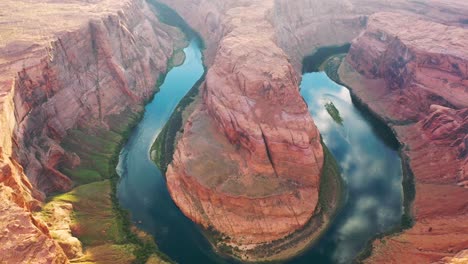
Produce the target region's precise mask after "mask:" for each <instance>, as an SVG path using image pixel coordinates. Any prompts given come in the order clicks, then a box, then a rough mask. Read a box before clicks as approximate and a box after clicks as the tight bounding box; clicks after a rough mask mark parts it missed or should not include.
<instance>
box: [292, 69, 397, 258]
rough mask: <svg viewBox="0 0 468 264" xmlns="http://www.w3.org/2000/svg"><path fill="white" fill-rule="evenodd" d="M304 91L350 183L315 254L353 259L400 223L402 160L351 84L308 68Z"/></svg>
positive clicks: (303, 85)
mask: <svg viewBox="0 0 468 264" xmlns="http://www.w3.org/2000/svg"><path fill="white" fill-rule="evenodd" d="M301 93H302V95H303V97H304V99H305V100H306V102H307V103H308V105H309V110H310V112H311V114H312V116H313V118H314V121H315V123H316V125H317V127H318V128H319V130H320V132H321V134H322V136H323V139H324V141H325V143H326V145H327V146H328V148H329V149H330V150H331V152H332V153H333V155H334V156H335V158H336V160H337V161H338V163H339V165H340V167H341V169H342V174H343V177H344V179H345V182H346V183H347V186H346V189H347V190H346V192H347V197H348V199H347V201H346V204H345V206H344V209H343V211H342V212H341V213H340V214H339V215H338V217H337V218H336V219H335V222H334V224H333V225H332V227H331V228H330V230H329V231H328V232H327V234H326V235H325V237H324V239H322V241H321V242H319V244H318V245H317V247H316V248H317V252H315V254H317V256H318V258H319V259H318V260H319V261H320V263H349V262H351V261H352V259H353V258H354V257H355V256H356V255H357V254H358V253H359V251H360V250H362V249H363V247H364V246H365V244H366V243H367V241H369V240H370V239H371V238H372V237H373V236H374V235H376V234H377V233H380V232H384V231H386V230H389V229H391V228H392V227H394V226H395V225H398V224H399V223H400V219H401V215H402V170H401V161H400V158H399V156H398V153H397V151H396V150H395V149H390V148H389V147H388V146H387V145H385V144H384V142H383V141H382V140H381V139H380V138H379V137H378V136H377V135H376V134H375V130H373V129H372V126H371V124H370V123H369V121H368V120H367V119H365V118H364V117H363V115H362V114H361V113H360V112H359V111H358V110H357V109H356V108H355V107H354V105H353V103H352V100H351V95H350V93H349V91H348V89H346V88H344V87H342V86H339V85H337V84H335V83H334V82H333V81H331V80H330V79H328V77H327V76H326V75H325V74H324V73H309V74H305V75H304V76H303V81H302V85H301ZM329 101H332V102H333V104H334V105H335V107H336V108H337V109H338V111H339V112H340V116H341V117H342V118H343V120H344V122H343V125H340V124H337V123H336V122H334V120H333V119H332V117H331V116H330V114H329V113H328V112H327V110H326V109H325V107H324V105H325V103H327V102H329ZM311 254H312V253H311ZM306 255H307V254H306ZM330 256H331V257H330ZM302 259H303V258H301V260H302ZM304 259H308V260H309V261H310V260H311V258H304ZM301 263H302V262H301ZM304 263H305V262H304Z"/></svg>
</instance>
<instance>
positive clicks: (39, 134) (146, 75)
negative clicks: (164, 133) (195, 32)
mask: <svg viewBox="0 0 468 264" xmlns="http://www.w3.org/2000/svg"><path fill="white" fill-rule="evenodd" d="M19 7H22V8H23V9H22V10H19V11H18V12H15V10H16V9H17V8H19ZM0 10H2V11H0V34H1V35H2V38H1V39H0V124H1V126H0V197H1V198H2V205H1V206H0V215H1V219H0V229H1V230H3V231H1V232H3V233H2V234H1V235H0V243H1V244H2V245H3V246H1V247H0V262H7V263H32V262H34V263H65V262H67V261H68V258H70V259H71V258H74V257H77V256H80V255H81V243H80V241H78V240H77V239H76V238H74V237H73V236H72V235H71V230H70V221H71V220H70V219H68V220H65V219H64V217H63V216H64V215H70V211H72V210H73V208H70V207H69V205H63V207H61V208H56V209H55V210H54V215H55V218H53V217H51V218H50V219H47V221H52V222H53V223H48V224H47V225H46V224H45V223H43V222H42V221H40V220H38V219H36V218H35V217H33V216H32V214H31V212H32V211H35V210H38V209H40V207H41V203H40V201H43V200H44V199H45V195H46V194H48V193H50V192H57V191H67V190H69V189H70V188H71V187H72V185H73V183H72V181H71V180H70V178H69V177H68V176H67V175H64V174H63V173H62V172H60V169H61V168H63V167H68V168H73V167H75V166H78V165H79V164H80V162H81V158H80V157H79V156H77V154H75V153H67V152H66V151H65V150H64V149H63V148H62V147H61V145H60V143H61V142H62V140H64V139H66V138H67V137H68V136H69V133H68V131H69V130H70V129H76V128H80V129H87V128H90V129H93V128H104V129H109V130H111V129H113V127H112V126H113V125H114V124H115V122H111V121H112V120H111V118H112V117H113V116H118V115H119V114H120V113H122V112H137V111H141V110H142V109H143V103H144V100H146V99H148V98H149V97H150V96H151V95H152V94H153V93H154V89H155V84H156V81H157V79H158V78H159V76H158V75H159V74H164V73H165V72H166V67H167V66H166V65H167V62H168V58H169V57H171V56H172V54H173V51H174V49H175V48H177V47H178V45H180V43H181V42H183V41H182V38H183V36H182V33H181V32H180V31H179V30H177V29H175V28H173V27H169V26H167V25H165V24H162V23H160V22H159V21H158V19H157V18H156V15H155V13H154V10H152V9H151V7H150V6H149V5H148V4H147V3H146V2H145V1H143V0H134V1H133V0H132V1H130V0H129V1H108V0H98V1H93V2H92V3H90V2H89V1H67V2H66V3H56V1H48V0H44V1H39V2H37V1H36V2H31V1H16V0H15V1H10V0H5V1H2V3H0ZM5 10H6V11H8V12H12V13H18V16H19V17H16V18H17V19H16V18H15V19H11V16H9V15H10V14H9V13H5V12H4V11H5ZM27 10H34V15H31V14H30V13H27V12H23V11H27ZM23 16H24V17H23ZM62 22H63V23H62ZM12 28H21V29H22V30H16V31H11V32H10V30H11V29H12ZM38 28H40V30H38ZM4 36H5V38H4ZM64 212H66V213H64ZM59 218H60V219H59ZM62 218H63V219H62ZM59 220H60V221H62V222H60V221H59ZM54 221H56V222H57V223H56V222H54ZM59 222H60V223H59ZM47 226H50V227H51V228H52V232H49V230H48V227H47ZM51 234H52V236H54V238H56V239H57V240H58V242H56V241H55V240H54V239H52V237H51ZM67 256H68V258H67ZM40 261H43V262H40Z"/></svg>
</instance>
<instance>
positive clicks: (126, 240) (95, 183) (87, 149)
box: [45, 109, 170, 263]
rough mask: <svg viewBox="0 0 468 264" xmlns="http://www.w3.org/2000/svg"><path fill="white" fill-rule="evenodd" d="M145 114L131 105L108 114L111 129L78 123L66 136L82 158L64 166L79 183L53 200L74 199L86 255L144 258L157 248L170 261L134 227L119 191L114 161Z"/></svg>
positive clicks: (75, 230) (76, 225) (75, 228)
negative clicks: (73, 166)
mask: <svg viewBox="0 0 468 264" xmlns="http://www.w3.org/2000/svg"><path fill="white" fill-rule="evenodd" d="M141 117H142V111H141V110H140V111H139V113H135V112H134V111H132V110H130V109H127V110H126V111H124V112H122V113H121V114H120V115H117V116H111V117H109V119H108V124H109V126H110V127H111V129H110V130H106V129H105V128H101V127H95V128H78V129H74V130H70V131H69V136H68V137H67V138H66V139H65V140H64V141H63V142H62V146H63V147H64V149H65V150H67V151H69V152H71V153H76V154H77V155H78V156H79V157H80V159H81V164H80V165H79V166H78V167H76V168H73V169H71V168H67V167H64V168H62V171H63V172H64V173H67V175H70V177H71V178H72V179H73V181H74V182H75V184H77V185H81V186H78V187H76V188H75V189H73V190H72V191H70V192H68V193H65V194H60V195H57V196H55V197H53V198H52V200H51V201H50V203H55V202H68V203H71V204H73V208H74V213H73V216H72V217H73V221H74V224H73V227H72V231H73V235H74V236H76V237H77V238H78V239H79V240H80V241H81V242H82V243H83V246H84V247H85V248H86V250H87V251H86V253H87V254H86V255H85V258H91V259H92V260H93V261H96V262H103V261H111V259H112V258H113V257H115V258H114V259H112V261H116V263H124V262H122V261H121V259H126V260H132V262H133V263H145V262H146V260H147V259H148V258H149V257H150V256H152V257H153V258H154V257H155V256H154V254H157V256H158V258H159V259H160V260H164V261H167V262H170V259H169V258H168V257H167V256H166V255H164V254H163V253H162V252H160V251H159V250H158V249H157V246H156V244H155V243H154V240H153V239H152V238H151V237H150V238H145V239H142V237H141V236H139V235H138V232H137V231H136V230H134V229H133V228H132V227H133V225H132V223H131V221H130V218H129V215H128V212H127V211H125V210H123V209H122V208H120V206H119V205H118V199H117V197H116V188H117V182H118V180H119V176H118V175H117V172H116V171H115V167H116V166H117V162H118V157H119V152H120V149H121V148H122V146H123V144H124V143H125V141H126V139H127V138H128V136H129V135H130V132H131V130H132V128H133V127H134V126H135V125H136V124H138V122H139V121H140V119H141ZM46 208H47V205H46V207H45V209H46ZM129 252H131V254H130V253H129ZM90 255H91V256H90ZM80 261H81V259H80ZM112 261H111V262H112ZM126 263H128V261H127V262H126Z"/></svg>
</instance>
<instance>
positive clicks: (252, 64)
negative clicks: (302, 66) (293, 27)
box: [167, 1, 323, 249]
mask: <svg viewBox="0 0 468 264" xmlns="http://www.w3.org/2000/svg"><path fill="white" fill-rule="evenodd" d="M271 7H272V2H270V1H250V2H249V3H248V4H247V5H246V6H245V7H235V8H232V9H230V10H229V11H227V13H226V18H225V20H224V21H226V24H225V25H224V28H228V29H229V30H228V33H227V34H226V35H225V36H224V37H223V39H222V40H221V42H220V46H219V49H218V52H217V54H216V58H215V60H214V63H213V66H212V67H211V68H210V70H209V71H208V74H207V76H206V82H205V84H204V87H203V89H202V93H203V103H202V104H201V105H200V106H199V107H198V109H197V110H196V111H195V113H193V114H192V116H191V117H190V118H189V120H188V123H187V125H186V126H185V129H184V131H185V132H184V136H183V138H182V139H181V140H180V141H179V144H178V147H177V150H176V153H175V155H174V162H173V163H172V165H171V166H170V167H169V168H168V172H167V182H168V187H169V191H170V193H171V196H172V198H173V199H174V201H175V202H176V203H177V205H178V206H179V207H180V208H181V210H182V211H183V212H184V213H185V214H186V215H187V216H189V217H190V218H191V219H192V220H194V221H195V222H197V223H199V224H201V225H203V226H204V227H205V228H214V229H215V230H216V231H219V232H221V233H222V234H224V235H226V236H228V237H229V239H228V243H232V245H234V246H240V247H241V248H242V249H251V248H255V247H256V246H258V245H261V244H264V243H268V242H272V241H274V240H278V239H281V238H283V237H285V236H287V235H289V234H291V233H293V232H294V231H296V230H297V229H300V228H301V227H303V226H304V225H305V224H306V223H307V222H308V221H309V220H310V218H311V217H312V215H313V214H314V211H315V208H316V206H317V200H318V183H319V177H320V173H321V169H322V165H323V150H322V147H321V144H320V135H319V133H318V130H317V128H316V127H315V125H314V123H313V121H312V119H311V117H310V115H309V113H308V110H307V106H306V104H305V103H304V101H303V100H302V99H301V96H300V94H299V90H298V80H297V78H296V75H295V73H294V70H293V68H292V66H291V65H290V64H289V62H288V59H287V57H286V55H285V54H284V52H283V51H282V50H281V49H279V48H278V47H277V46H276V45H275V43H274V42H273V40H274V31H273V28H272V25H271V24H270V23H269V22H268V21H267V20H266V19H265V17H266V16H267V15H268V13H269V12H270V10H271Z"/></svg>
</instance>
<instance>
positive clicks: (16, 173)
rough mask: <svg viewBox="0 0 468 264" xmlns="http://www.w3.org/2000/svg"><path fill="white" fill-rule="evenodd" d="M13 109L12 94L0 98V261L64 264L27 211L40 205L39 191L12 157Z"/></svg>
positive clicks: (44, 229)
mask: <svg viewBox="0 0 468 264" xmlns="http://www.w3.org/2000/svg"><path fill="white" fill-rule="evenodd" d="M10 85H11V83H10ZM13 108H14V107H13V94H12V93H9V94H4V96H2V97H0V124H1V128H0V129H1V133H0V142H1V146H0V199H1V201H2V202H1V203H0V229H1V230H2V231H1V232H0V243H1V245H2V246H1V247H0V262H5V263H28V262H33V261H34V262H35V263H63V262H65V261H66V256H65V254H64V252H63V251H62V249H61V248H60V246H59V245H58V244H57V243H56V242H55V241H54V240H53V239H52V238H51V236H50V234H49V232H48V230H47V227H46V226H45V224H44V223H42V222H41V221H40V220H38V219H36V218H34V217H33V216H32V214H31V212H30V211H31V210H36V209H37V208H39V206H40V203H39V201H38V200H37V198H40V195H39V193H38V192H37V191H35V189H34V187H33V186H32V185H31V183H30V182H29V180H28V178H27V177H26V175H25V174H24V171H23V168H22V167H21V165H20V164H18V163H17V162H16V161H15V160H14V159H11V155H12V148H13V145H12V144H13V142H12V140H11V137H12V133H13V129H14V126H15V118H14V109H13Z"/></svg>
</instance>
